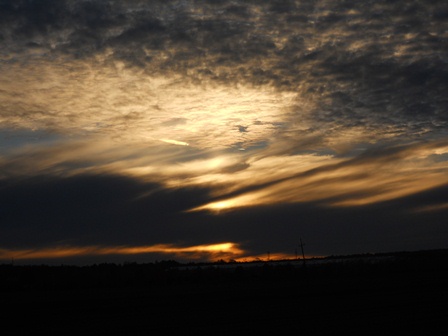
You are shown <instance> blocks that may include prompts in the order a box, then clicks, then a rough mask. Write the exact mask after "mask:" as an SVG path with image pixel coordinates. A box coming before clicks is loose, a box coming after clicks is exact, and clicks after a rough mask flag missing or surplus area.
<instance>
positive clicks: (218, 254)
mask: <svg viewBox="0 0 448 336" xmlns="http://www.w3.org/2000/svg"><path fill="white" fill-rule="evenodd" d="M147 253H158V254H173V255H176V256H178V257H184V258H188V259H204V258H205V259H207V260H214V259H219V258H237V257H240V256H242V255H243V254H244V251H243V250H242V249H240V248H239V246H238V244H235V243H230V242H226V243H219V244H210V245H196V246H186V247H179V246H175V245H171V244H157V245H151V246H115V247H113V246H109V247H107V246H82V247H75V246H70V247H63V246H62V247H55V248H38V249H24V250H13V249H11V250H8V249H0V260H11V259H16V260H21V259H26V260H28V259H57V258H69V257H79V256H104V255H137V254H147Z"/></svg>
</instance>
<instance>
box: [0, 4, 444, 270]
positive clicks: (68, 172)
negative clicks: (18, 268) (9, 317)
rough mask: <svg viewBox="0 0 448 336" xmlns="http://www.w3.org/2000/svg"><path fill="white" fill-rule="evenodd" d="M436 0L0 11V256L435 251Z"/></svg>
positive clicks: (438, 135)
mask: <svg viewBox="0 0 448 336" xmlns="http://www.w3.org/2000/svg"><path fill="white" fill-rule="evenodd" d="M447 126H448V9H447V7H446V2H445V1H444V0H433V1H423V0H396V1H386V0H375V1H373V0H364V1H348V0H303V1H301V0H296V1H293V0H273V1H263V0H252V1H250V0H248V1H242V0H173V1H162V0H152V1H143V0H130V1H116V0H109V1H100V0H58V1H56V0H26V1H25V0H17V1H12V0H11V1H8V0H0V262H3V263H5V262H7V263H9V262H14V263H17V264H20V263H21V264H40V263H47V264H62V263H64V264H77V265H83V264H92V263H103V262H115V263H121V262H154V261H157V260H168V259H174V260H177V261H181V262H187V261H216V260H220V259H222V260H226V261H228V260H237V261H250V260H254V259H261V260H266V259H267V258H271V259H281V258H294V257H295V256H296V254H297V252H298V253H299V255H300V253H301V251H300V246H299V244H300V240H302V241H303V243H304V244H305V245H304V250H305V254H306V255H307V256H309V257H312V256H328V255H343V254H355V253H378V252H393V251H412V250H423V249H439V248H448V222H447V220H446V218H448V127H447Z"/></svg>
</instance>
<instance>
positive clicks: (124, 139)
mask: <svg viewBox="0 0 448 336" xmlns="http://www.w3.org/2000/svg"><path fill="white" fill-rule="evenodd" d="M0 90H1V92H3V93H2V94H1V97H2V100H3V102H2V103H3V113H2V114H1V115H0V123H2V124H3V125H5V126H8V127H13V128H23V129H36V130H46V131H52V132H56V133H61V134H64V135H65V136H75V137H79V136H81V137H92V136H95V137H98V136H99V137H103V138H105V139H110V140H111V141H113V142H114V143H116V144H117V143H118V144H120V143H121V144H124V143H135V142H141V143H142V142H143V143H147V144H157V142H158V141H162V142H166V143H169V144H174V145H182V146H187V145H190V146H193V147H195V148H200V149H205V148H213V149H216V148H226V147H230V146H236V144H239V146H251V145H254V144H256V143H257V142H259V141H264V140H265V139H266V138H268V137H269V136H270V135H271V134H273V133H274V132H275V127H273V124H275V123H278V122H281V121H283V117H282V116H283V115H284V114H285V113H286V112H287V111H286V107H287V106H288V105H289V104H290V103H291V101H292V99H294V97H295V96H296V94H295V93H291V92H278V91H276V90H275V89H274V88H272V87H270V86H260V87H251V86H249V85H237V86H232V85H225V84H216V83H215V84H213V83H204V84H203V85H195V84H193V83H189V82H188V80H186V79H185V78H182V77H180V76H178V75H174V74H173V75H172V76H166V77H160V76H159V77H157V76H153V75H150V74H146V73H145V72H144V71H143V70H139V69H134V68H124V67H122V66H119V65H117V64H116V65H115V66H114V65H113V64H112V65H111V64H103V63H101V62H99V61H98V62H95V61H92V60H91V61H90V62H89V63H88V62H83V61H74V60H72V61H67V62H66V63H64V65H63V66H62V65H61V66H56V65H55V64H52V63H46V62H39V63H38V64H33V63H32V62H31V63H30V64H27V65H23V64H17V65H11V66H9V67H8V68H7V69H5V72H4V76H2V79H0ZM17 92H20V94H19V95H17V94H16V93H17ZM24 101H26V105H24V104H23V102H24ZM47 111H48V112H47ZM247 128H250V132H244V130H245V129H247ZM167 135H169V138H167Z"/></svg>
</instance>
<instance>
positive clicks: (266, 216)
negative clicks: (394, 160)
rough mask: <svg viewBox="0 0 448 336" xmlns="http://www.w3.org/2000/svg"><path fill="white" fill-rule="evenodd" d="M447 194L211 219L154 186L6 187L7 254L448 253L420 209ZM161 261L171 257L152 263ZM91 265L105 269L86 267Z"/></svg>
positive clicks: (53, 183) (49, 183)
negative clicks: (212, 246)
mask: <svg viewBox="0 0 448 336" xmlns="http://www.w3.org/2000/svg"><path fill="white" fill-rule="evenodd" d="M447 190H448V187H447V186H443V187H439V188H437V189H434V190H430V191H425V192H422V193H418V194H415V195H413V196H409V197H404V198H400V199H398V200H394V201H388V202H382V203H378V204H375V205H370V206H363V207H357V208H349V207H347V208H328V207H325V206H322V205H319V204H317V203H312V202H308V203H302V204H289V205H273V206H263V207H251V208H247V209H245V210H244V211H234V212H228V213H224V214H222V215H220V216H212V215H210V214H207V213H185V212H184V210H187V209H189V208H191V207H193V206H196V205H198V204H201V203H203V202H205V201H206V199H207V198H208V197H209V196H208V191H207V190H205V189H188V188H183V189H177V190H171V191H169V190H166V189H162V188H160V185H157V184H154V183H152V184H148V183H141V182H137V181H136V180H133V179H129V178H124V177H118V176H107V175H102V176H89V175H82V176H77V177H71V178H54V177H49V176H40V177H34V178H31V179H22V180H19V179H17V180H8V181H5V180H3V181H1V183H0V204H1V208H0V220H1V222H2V223H3V224H2V226H1V229H0V230H1V235H0V237H1V238H0V239H1V241H0V245H1V246H2V248H8V247H11V248H16V249H20V247H26V248H47V247H48V246H58V245H59V246H76V247H82V246H92V245H96V246H98V245H99V246H126V245H127V246H143V245H151V244H159V243H163V242H167V243H173V242H176V243H177V244H178V245H179V246H182V245H185V246H192V245H198V244H204V243H207V244H209V243H213V242H216V243H219V242H222V241H232V242H235V243H238V244H240V246H241V248H242V249H243V250H244V251H245V253H246V255H264V254H266V253H267V251H282V252H283V253H290V254H291V255H292V254H293V252H294V249H295V248H297V244H298V242H299V239H300V238H303V239H304V240H305V241H306V243H307V247H306V249H307V253H308V254H310V255H319V254H328V253H329V252H330V253H333V254H346V253H360V252H379V251H390V250H391V249H397V250H410V249H421V248H434V247H443V246H444V245H443V244H444V243H445V242H444V241H443V240H444V237H446V234H448V232H447V228H446V225H445V219H446V211H447V210H446V209H442V210H440V211H433V212H430V213H428V212H424V213H423V212H414V211H413V209H416V208H419V207H421V206H426V207H427V206H433V205H439V204H446V200H447ZM434 233H436V234H434ZM165 257H166V255H165ZM123 258H124V260H129V258H130V257H121V259H123ZM132 258H134V259H135V258H137V259H139V260H142V261H144V260H148V259H145V257H138V256H135V257H131V259H132ZM146 258H148V257H146ZM154 258H155V259H160V258H163V256H162V255H160V254H153V255H151V256H150V257H149V259H150V260H154ZM121 259H120V260H121ZM67 260H69V259H67ZM80 260H82V259H80ZM92 260H99V259H98V258H96V259H95V258H93V259H89V260H87V261H88V262H89V261H92ZM101 260H102V259H101ZM109 260H110V259H109ZM78 261H79V260H78Z"/></svg>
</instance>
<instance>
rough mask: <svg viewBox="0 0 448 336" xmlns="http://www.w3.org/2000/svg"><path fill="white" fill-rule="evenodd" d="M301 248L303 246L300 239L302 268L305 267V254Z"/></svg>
mask: <svg viewBox="0 0 448 336" xmlns="http://www.w3.org/2000/svg"><path fill="white" fill-rule="evenodd" d="M303 246H304V244H303V243H302V238H300V248H301V250H302V258H303V267H306V260H305V252H304V251H303Z"/></svg>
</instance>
